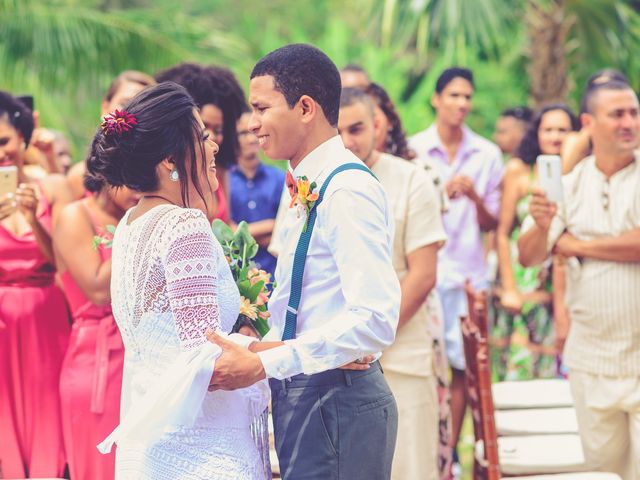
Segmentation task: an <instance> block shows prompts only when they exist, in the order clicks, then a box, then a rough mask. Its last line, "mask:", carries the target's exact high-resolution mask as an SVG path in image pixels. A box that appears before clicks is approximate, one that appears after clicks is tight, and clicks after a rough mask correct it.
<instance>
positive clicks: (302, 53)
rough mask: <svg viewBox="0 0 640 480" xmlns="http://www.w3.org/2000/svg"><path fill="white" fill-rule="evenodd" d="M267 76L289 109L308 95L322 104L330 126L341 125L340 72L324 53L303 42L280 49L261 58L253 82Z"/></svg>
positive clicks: (252, 73)
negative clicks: (339, 116) (339, 114)
mask: <svg viewBox="0 0 640 480" xmlns="http://www.w3.org/2000/svg"><path fill="white" fill-rule="evenodd" d="M265 75H270V76H272V77H273V80H274V82H275V88H276V90H278V91H279V92H281V93H282V95H284V98H285V99H286V101H287V105H289V108H293V106H294V105H295V104H296V103H297V102H298V100H299V99H300V97H301V96H302V95H308V96H309V97H311V98H313V99H314V100H315V101H316V102H317V103H318V105H320V107H321V108H322V112H323V113H324V116H325V118H326V119H327V121H328V122H329V123H330V124H331V126H333V127H335V126H336V125H337V124H338V112H339V110H340V90H341V88H342V84H341V82H340V72H338V68H337V67H336V66H335V64H334V63H333V62H332V61H331V59H330V58H329V57H328V56H327V55H325V54H324V53H323V52H322V51H321V50H319V49H317V48H316V47H313V46H311V45H305V44H302V43H297V44H292V45H286V46H284V47H281V48H278V49H277V50H274V51H273V52H271V53H269V54H267V55H266V56H264V57H262V58H261V59H260V60H259V61H258V63H257V64H256V66H255V67H253V71H252V72H251V78H252V79H253V78H255V77H261V76H265Z"/></svg>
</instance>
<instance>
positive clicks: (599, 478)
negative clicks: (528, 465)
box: [509, 472, 622, 480]
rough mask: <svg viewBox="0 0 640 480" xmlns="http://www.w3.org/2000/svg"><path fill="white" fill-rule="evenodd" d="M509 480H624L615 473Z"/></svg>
mask: <svg viewBox="0 0 640 480" xmlns="http://www.w3.org/2000/svg"><path fill="white" fill-rule="evenodd" d="M509 480H622V479H621V478H620V477H619V476H618V475H616V474H615V473H605V472H591V473H589V472H584V473H561V474H559V475H534V476H533V477H531V476H527V477H509Z"/></svg>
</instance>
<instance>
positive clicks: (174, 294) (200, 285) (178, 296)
mask: <svg viewBox="0 0 640 480" xmlns="http://www.w3.org/2000/svg"><path fill="white" fill-rule="evenodd" d="M170 217H171V218H170V222H171V223H170V224H169V227H168V228H169V234H168V236H167V242H166V250H165V252H166V254H165V255H164V270H165V278H166V284H167V296H168V297H169V306H170V308H171V311H172V313H173V316H174V319H175V324H176V331H177V334H178V337H179V339H180V345H181V347H182V349H183V350H191V349H193V348H196V347H198V346H200V345H202V344H203V343H205V342H206V341H207V339H206V337H205V331H206V330H207V329H211V330H215V331H218V330H220V318H219V309H218V298H217V291H218V289H217V273H216V264H217V258H218V255H219V252H218V250H217V249H216V248H215V247H216V244H215V238H214V236H213V233H212V232H211V226H210V225H209V222H208V221H207V219H206V217H205V216H204V214H203V213H202V212H200V211H198V210H192V209H182V210H181V211H178V213H177V214H175V215H170Z"/></svg>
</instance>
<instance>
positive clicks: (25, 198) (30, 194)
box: [15, 183, 39, 225]
mask: <svg viewBox="0 0 640 480" xmlns="http://www.w3.org/2000/svg"><path fill="white" fill-rule="evenodd" d="M15 200H16V203H17V206H18V210H19V211H20V213H22V214H23V215H24V217H25V218H26V219H27V222H29V224H31V225H32V224H33V223H34V222H35V221H36V219H37V216H36V212H37V211H38V202H39V200H38V197H37V196H36V190H35V188H34V187H33V186H32V185H28V184H26V183H21V184H20V185H18V189H17V190H16V196H15Z"/></svg>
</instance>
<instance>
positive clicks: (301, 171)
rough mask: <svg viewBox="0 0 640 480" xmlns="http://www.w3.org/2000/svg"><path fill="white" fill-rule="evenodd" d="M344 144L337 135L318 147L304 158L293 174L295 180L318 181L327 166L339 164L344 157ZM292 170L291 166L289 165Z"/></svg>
mask: <svg viewBox="0 0 640 480" xmlns="http://www.w3.org/2000/svg"><path fill="white" fill-rule="evenodd" d="M344 151H345V148H344V143H342V138H340V135H337V134H336V135H335V136H334V137H331V138H330V139H329V140H326V141H325V142H323V143H321V144H320V145H318V146H317V147H316V148H314V149H313V150H312V151H311V152H309V153H308V154H307V156H306V157H304V158H303V159H302V160H301V161H300V163H299V164H298V166H297V167H296V168H294V169H293V171H292V173H293V176H294V177H295V178H297V177H302V176H305V177H307V178H308V179H309V181H310V182H313V181H314V180H316V181H317V179H318V177H319V176H320V175H321V174H322V173H323V172H324V171H325V170H326V168H327V166H329V165H333V164H334V163H339V162H340V160H341V159H342V158H343V155H344ZM289 170H291V164H289Z"/></svg>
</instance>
